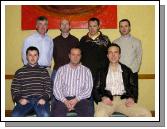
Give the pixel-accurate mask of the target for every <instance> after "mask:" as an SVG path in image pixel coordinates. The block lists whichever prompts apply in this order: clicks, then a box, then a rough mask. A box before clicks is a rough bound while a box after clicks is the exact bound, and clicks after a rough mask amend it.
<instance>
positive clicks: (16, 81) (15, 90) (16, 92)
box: [11, 72, 22, 102]
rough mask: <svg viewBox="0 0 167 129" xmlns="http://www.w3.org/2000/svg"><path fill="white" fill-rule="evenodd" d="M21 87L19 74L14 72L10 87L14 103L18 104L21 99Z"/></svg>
mask: <svg viewBox="0 0 167 129" xmlns="http://www.w3.org/2000/svg"><path fill="white" fill-rule="evenodd" d="M21 86H22V81H21V77H20V76H19V73H18V72H16V73H15V75H14V78H13V81H12V85H11V94H12V99H13V101H14V102H18V101H19V100H20V99H21V98H22V96H21Z"/></svg>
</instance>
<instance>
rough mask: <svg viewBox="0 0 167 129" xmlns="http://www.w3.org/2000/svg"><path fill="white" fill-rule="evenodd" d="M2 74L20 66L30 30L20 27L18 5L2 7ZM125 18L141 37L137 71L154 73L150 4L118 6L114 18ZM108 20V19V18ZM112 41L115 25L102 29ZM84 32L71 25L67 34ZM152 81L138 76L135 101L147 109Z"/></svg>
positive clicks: (51, 32)
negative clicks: (3, 20)
mask: <svg viewBox="0 0 167 129" xmlns="http://www.w3.org/2000/svg"><path fill="white" fill-rule="evenodd" d="M5 13H6V14H5V35H6V36H5V74H6V75H13V74H14V73H15V71H16V70H17V69H18V68H20V67H21V66H22V62H21V48H22V45H23V41H24V39H25V38H26V37H27V36H28V35H30V34H32V33H33V32H34V31H22V30H21V8H20V6H10V5H8V6H6V8H5ZM122 18H128V19H129V20H130V21H131V24H132V25H131V28H132V31H131V34H132V35H134V36H136V37H138V38H139V39H141V41H142V47H143V57H142V65H141V69H140V72H139V74H155V70H154V69H155V58H154V55H155V38H154V37H155V34H154V33H155V27H154V26H155V22H154V20H155V16H154V6H141V5H140V6H132V5H131V6H127V5H126V6H123V5H122V6H118V21H119V20H120V19H122ZM108 20H109V19H108ZM101 31H102V32H103V33H104V34H105V35H108V36H109V38H110V40H111V41H113V40H114V39H116V38H117V37H119V36H120V34H119V31H118V29H102V30H101ZM86 33H87V29H74V30H71V34H73V35H75V36H76V37H78V38H79V39H80V38H81V37H82V36H83V35H85V34H86ZM48 34H49V35H50V36H51V37H52V38H54V37H55V36H57V35H59V34H60V32H59V30H49V32H48ZM10 86H11V80H5V87H6V91H5V93H6V95H5V102H6V103H5V107H6V110H12V108H13V102H12V99H11V93H10ZM154 90H155V81H154V79H142V80H139V104H140V105H143V106H145V107H147V108H148V109H150V110H155V107H154V106H155V102H154V100H155V98H154V97H155V96H154V95H155V93H154V92H155V91H154Z"/></svg>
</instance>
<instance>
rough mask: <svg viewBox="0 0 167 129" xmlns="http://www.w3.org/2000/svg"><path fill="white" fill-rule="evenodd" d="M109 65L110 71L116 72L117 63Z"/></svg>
mask: <svg viewBox="0 0 167 129" xmlns="http://www.w3.org/2000/svg"><path fill="white" fill-rule="evenodd" d="M110 65H111V69H112V70H113V71H116V70H117V68H118V63H110Z"/></svg>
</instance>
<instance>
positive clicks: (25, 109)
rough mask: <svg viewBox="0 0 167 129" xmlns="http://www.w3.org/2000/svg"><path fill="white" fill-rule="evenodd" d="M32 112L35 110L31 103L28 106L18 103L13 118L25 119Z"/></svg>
mask: <svg viewBox="0 0 167 129" xmlns="http://www.w3.org/2000/svg"><path fill="white" fill-rule="evenodd" d="M31 110H33V105H32V104H31V103H27V104H26V105H21V104H19V103H17V104H16V106H15V107H14V109H13V111H12V116H13V117H23V116H26V115H27V114H28V113H29V112H30V111H31Z"/></svg>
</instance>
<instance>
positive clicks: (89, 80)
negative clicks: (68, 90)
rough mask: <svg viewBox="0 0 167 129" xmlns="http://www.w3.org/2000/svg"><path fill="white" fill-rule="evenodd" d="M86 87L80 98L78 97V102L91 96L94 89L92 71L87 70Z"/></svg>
mask: <svg viewBox="0 0 167 129" xmlns="http://www.w3.org/2000/svg"><path fill="white" fill-rule="evenodd" d="M85 76H86V77H85V85H84V86H85V87H84V88H83V90H82V92H81V93H80V94H79V96H76V98H77V100H79V101H80V100H81V99H86V98H89V97H90V96H91V92H92V88H93V79H92V74H91V72H90V70H87V72H86V75H85Z"/></svg>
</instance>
